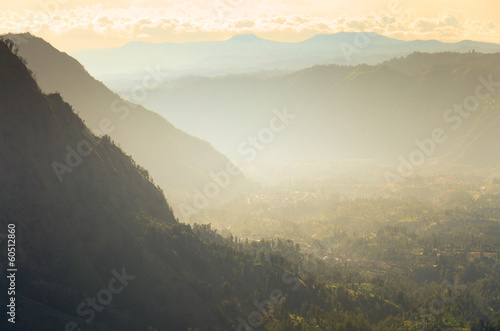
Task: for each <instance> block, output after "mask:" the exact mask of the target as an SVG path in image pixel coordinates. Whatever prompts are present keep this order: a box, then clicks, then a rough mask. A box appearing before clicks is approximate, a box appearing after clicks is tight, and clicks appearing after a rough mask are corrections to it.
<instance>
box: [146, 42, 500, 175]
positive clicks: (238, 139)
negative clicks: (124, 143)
mask: <svg viewBox="0 0 500 331" xmlns="http://www.w3.org/2000/svg"><path fill="white" fill-rule="evenodd" d="M318 38H321V37H318ZM309 42H313V40H310V41H309ZM476 95H478V96H476ZM499 96H500V54H499V53H496V54H480V53H474V52H470V53H465V54H464V53H448V52H447V53H434V54H428V53H413V54H410V55H408V56H406V57H400V58H394V59H392V60H389V61H386V62H384V63H382V64H378V65H366V64H363V65H357V66H338V65H326V66H314V67H312V68H308V69H304V70H301V71H298V72H295V73H291V74H287V75H282V76H278V77H271V78H259V77H254V76H244V75H239V76H238V75H235V76H225V77H216V78H200V77H198V78H196V77H192V78H186V79H182V80H178V81H177V82H176V84H163V85H162V86H161V87H159V88H157V89H155V90H154V91H152V93H151V94H150V95H149V96H148V99H147V100H145V101H144V104H145V105H147V106H148V107H149V108H150V109H154V110H156V111H158V112H160V113H161V114H163V115H164V116H165V117H166V118H169V119H170V120H171V121H172V122H173V123H174V124H175V125H176V126H178V127H180V128H183V129H184V130H186V131H187V132H189V133H191V134H193V135H196V136H199V137H202V138H203V139H206V140H208V141H210V142H211V143H212V144H213V145H214V146H215V147H216V148H217V149H218V150H220V151H222V152H223V153H225V154H226V155H228V156H229V157H231V158H233V159H235V160H238V161H240V164H241V165H242V166H243V167H245V170H247V171H249V172H250V173H251V172H252V171H253V169H255V168H259V167H260V168H261V169H262V168H263V167H264V168H265V166H269V168H270V169H271V170H270V171H271V172H268V174H267V175H269V176H271V174H272V173H273V171H274V176H278V175H282V174H283V172H286V171H287V170H290V169H291V168H294V167H296V166H298V165H304V164H317V165H318V164H322V165H326V166H327V167H328V168H331V169H335V168H338V167H334V166H332V165H333V164H334V163H335V162H341V161H346V160H364V161H370V162H373V163H375V164H378V165H383V166H385V165H389V166H391V167H393V168H396V166H398V165H399V164H400V157H403V158H406V159H408V157H409V156H410V154H411V153H412V152H413V151H414V150H416V149H418V148H419V147H418V146H417V145H416V140H419V141H424V140H426V139H428V138H430V137H431V135H432V132H433V130H434V129H436V128H440V129H443V130H444V131H445V133H446V136H447V139H446V141H444V142H442V143H439V144H437V146H436V149H435V150H432V153H429V155H426V156H425V162H423V163H422V166H421V167H418V168H422V169H435V168H436V167H437V168H442V167H445V166H450V165H454V166H458V165H460V166H481V167H492V168H491V169H495V167H496V166H498V165H499V164H500V152H499V150H498V148H496V147H495V142H496V141H498V139H500V126H499V123H500V122H499V121H500V113H499V111H498V110H499V108H500V102H499ZM165 104H168V105H169V107H168V108H162V107H161V106H162V105H165ZM455 105H456V106H455ZM456 107H457V108H456ZM162 109H163V110H162ZM284 109H287V112H288V113H290V114H293V116H294V117H293V119H291V120H290V125H289V126H287V127H286V128H285V129H283V130H279V132H275V133H274V134H273V135H272V137H269V132H267V133H266V132H264V131H266V130H267V128H269V127H270V121H271V120H272V118H273V117H275V110H279V111H283V110H284ZM467 109H471V111H468V110H467ZM193 119H197V120H196V121H194V120H193ZM259 133H260V134H261V138H258V139H257V143H254V142H252V141H251V140H249V139H250V138H249V137H259ZM256 144H257V145H256ZM252 150H253V152H252ZM254 152H255V153H254ZM254 154H255V157H254ZM417 154H420V153H418V152H417ZM429 167H431V168H429ZM275 171H278V172H275Z"/></svg>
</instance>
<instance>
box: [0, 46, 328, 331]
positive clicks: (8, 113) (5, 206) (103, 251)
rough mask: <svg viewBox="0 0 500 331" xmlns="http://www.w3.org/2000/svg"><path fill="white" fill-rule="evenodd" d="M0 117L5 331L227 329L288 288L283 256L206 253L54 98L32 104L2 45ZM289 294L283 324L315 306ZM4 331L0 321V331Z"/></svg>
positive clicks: (306, 294)
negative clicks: (269, 259)
mask: <svg viewBox="0 0 500 331" xmlns="http://www.w3.org/2000/svg"><path fill="white" fill-rule="evenodd" d="M0 118H1V121H0V137H1V139H0V158H1V162H0V210H1V216H0V227H1V229H2V231H7V229H15V236H16V239H17V240H15V254H16V255H15V260H12V259H9V260H10V262H11V263H13V265H14V266H15V267H17V268H18V272H16V273H15V279H14V280H13V279H12V278H7V276H9V277H12V271H7V268H2V269H1V270H0V276H1V277H0V286H1V287H2V288H3V289H7V288H9V287H11V288H13V291H14V290H15V293H10V291H9V293H10V294H7V290H6V291H2V294H1V295H0V303H1V305H2V307H3V308H2V314H3V316H6V310H7V309H9V312H12V313H13V312H15V313H16V314H15V322H16V323H15V329H16V330H63V329H65V330H71V329H72V330H76V329H78V328H81V329H84V330H149V329H150V328H151V329H155V330H187V329H188V328H190V327H192V328H193V329H195V328H198V329H203V330H231V329H232V330H235V329H236V328H237V327H238V324H240V323H241V322H240V320H241V317H242V316H247V315H248V314H249V313H250V312H251V311H252V310H254V309H257V308H255V306H253V305H254V303H253V301H254V300H257V299H258V300H259V302H264V304H265V301H263V300H264V298H269V292H270V291H271V290H272V289H274V288H284V286H285V285H286V284H289V283H290V282H288V283H284V281H283V280H282V277H281V275H282V274H283V272H284V270H285V269H286V270H288V269H290V268H291V264H290V263H289V262H287V261H286V260H285V259H284V258H283V257H279V256H276V259H275V260H274V257H273V263H264V262H262V263H256V260H255V258H254V256H252V255H250V254H247V253H245V252H243V251H241V250H236V249H235V248H233V246H235V247H236V246H238V245H237V242H238V241H236V243H235V244H233V240H232V238H231V240H230V242H229V240H228V241H227V242H225V243H224V240H223V238H222V237H220V236H219V237H218V238H217V239H218V240H219V241H221V244H217V243H214V242H209V241H207V240H204V239H201V237H200V235H199V233H200V231H198V232H195V231H194V230H193V229H192V228H191V227H190V226H189V225H184V224H181V223H179V222H178V221H177V220H176V219H175V216H174V214H173V213H172V211H171V209H170V207H169V205H168V204H167V202H166V200H165V198H164V196H163V194H162V193H161V191H160V190H159V189H158V188H157V187H156V186H155V185H154V184H153V183H152V182H151V181H150V179H149V178H148V175H147V172H146V171H145V170H144V168H142V167H141V166H139V165H137V164H136V163H135V161H134V160H133V159H132V158H131V157H130V156H128V155H126V154H125V153H124V152H123V151H122V150H121V149H120V148H119V147H118V146H116V145H115V144H114V143H113V142H112V140H111V139H109V137H107V136H106V137H104V138H99V137H97V136H94V135H92V134H91V133H89V131H88V128H87V127H86V126H85V125H84V123H83V121H82V120H81V119H80V118H79V116H78V115H77V114H75V113H74V111H73V109H72V107H71V106H70V105H69V104H68V103H66V102H65V101H64V100H63V98H62V97H61V96H60V95H59V94H44V93H42V91H41V90H40V89H39V87H38V86H37V84H36V82H35V80H34V79H33V77H32V76H31V74H30V72H29V71H28V69H27V68H26V67H25V65H24V64H23V62H22V61H21V59H20V58H18V57H16V56H15V55H14V54H13V53H11V51H10V49H9V48H8V47H7V45H6V44H5V43H3V42H0ZM60 169H64V171H67V172H68V173H67V174H66V175H65V176H66V177H65V179H64V181H62V182H61V181H60V180H59V178H58V175H57V174H58V172H59V171H60ZM8 224H11V225H9V226H8ZM202 229H203V228H202ZM203 233H205V235H210V233H209V230H205V231H204V232H203ZM11 234H12V232H11ZM211 236H212V237H216V236H215V235H214V234H213V233H212V234H211ZM2 239H3V237H2ZM9 239H11V240H13V239H12V238H10V237H9ZM10 244H12V243H10ZM1 246H2V247H1V248H2V249H1V250H0V258H1V259H2V261H8V256H7V242H6V241H5V240H4V241H2V242H1ZM239 246H240V247H243V244H240V245H239ZM291 249H293V250H295V246H293V245H292V246H291ZM9 251H11V252H12V250H11V249H9ZM253 254H256V252H255V251H254V252H253ZM9 256H10V257H11V258H12V255H11V254H9ZM13 265H11V268H12V266H13ZM4 266H5V265H4ZM291 275H292V274H290V276H291ZM285 276H286V275H285ZM285 280H287V281H289V279H288V278H285ZM292 280H293V281H295V278H293V279H292ZM296 280H297V282H298V278H297V279H296ZM13 283H15V285H13ZM302 283H303V284H304V285H306V283H304V281H302ZM307 284H309V286H315V285H314V282H313V280H312V279H310V280H309V281H307ZM299 285H300V284H299ZM299 287H300V289H297V288H296V291H293V292H290V293H288V294H287V296H286V300H287V306H286V308H284V307H281V308H280V310H281V311H283V312H284V315H285V316H287V315H288V314H289V313H291V314H292V313H293V314H296V313H297V312H298V311H299V310H300V306H301V304H302V303H303V302H305V301H307V302H310V303H311V304H312V303H317V304H319V305H326V302H325V301H324V300H322V299H321V296H320V295H319V294H318V291H316V290H312V287H308V286H307V285H306V286H299ZM261 290H262V295H261V294H259V291H261ZM264 290H265V291H264ZM282 293H283V292H282ZM283 295H284V294H283ZM13 297H14V298H15V299H14V300H12V299H11V298H13ZM278 299H280V297H278ZM12 301H14V302H15V306H16V308H15V309H14V311H13V310H12V309H11V308H6V307H7V302H9V304H10V302H12ZM280 301H281V299H280ZM238 318H239V319H238ZM266 321H267V322H272V318H266ZM11 326H12V324H10V323H9V322H8V321H7V319H6V318H2V319H1V320H0V328H1V329H2V330H6V329H11V328H10V327H11ZM240 328H241V327H240Z"/></svg>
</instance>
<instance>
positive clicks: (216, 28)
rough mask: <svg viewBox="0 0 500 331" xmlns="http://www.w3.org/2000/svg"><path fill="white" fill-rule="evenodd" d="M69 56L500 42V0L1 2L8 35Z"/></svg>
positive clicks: (1, 24) (1, 22)
mask: <svg viewBox="0 0 500 331" xmlns="http://www.w3.org/2000/svg"><path fill="white" fill-rule="evenodd" d="M25 31H30V32H32V33H33V34H35V35H37V36H40V37H43V38H45V39H46V40H47V41H49V42H51V43H52V44H53V45H54V46H56V47H57V48H59V49H61V50H65V51H69V50H75V49H84V48H95V47H114V46H121V45H123V44H125V43H127V42H129V41H131V40H143V41H150V42H165V41H175V42H187V41H201V40H225V39H228V38H229V37H230V36H232V35H234V34H238V33H249V32H252V33H255V34H257V35H258V36H260V37H263V38H266V39H272V40H279V41H301V40H304V39H306V38H309V37H311V36H313V35H315V34H318V33H334V32H339V31H373V32H378V33H380V34H383V35H386V36H389V37H394V38H398V39H405V40H412V39H438V40H442V41H459V40H463V39H472V40H478V41H488V42H496V43H500V0H474V1H471V0H399V1H398V0H390V1H385V0H349V1H348V0H184V1H176V0H133V1H125V0H107V1H94V0H39V1H37V0H17V1H2V2H0V33H5V32H25Z"/></svg>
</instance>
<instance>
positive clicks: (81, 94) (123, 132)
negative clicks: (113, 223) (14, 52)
mask: <svg viewBox="0 0 500 331" xmlns="http://www.w3.org/2000/svg"><path fill="white" fill-rule="evenodd" d="M6 38H10V39H12V40H14V41H15V42H16V43H17V44H18V46H19V54H20V55H21V56H23V57H24V58H25V59H26V60H27V66H28V68H30V70H32V71H33V72H34V74H35V76H36V78H37V81H38V84H39V85H40V87H41V89H42V90H43V91H44V92H46V93H54V92H59V93H60V94H61V95H62V97H63V98H64V99H65V100H66V101H68V102H70V103H71V105H72V107H74V109H75V111H76V112H77V113H78V114H79V116H80V117H81V118H82V119H83V120H84V121H85V124H86V125H87V126H88V127H89V128H90V129H91V130H94V132H96V133H97V134H98V135H109V136H110V137H111V138H112V139H113V140H114V141H115V142H116V143H117V144H118V145H119V146H120V147H121V148H122V149H123V150H124V151H125V152H126V153H128V154H129V155H132V156H133V157H134V159H135V160H136V161H137V162H138V163H139V164H140V165H141V166H143V167H145V168H146V169H147V170H148V171H149V172H150V173H151V177H152V178H153V179H154V181H155V182H156V183H158V184H159V185H160V186H161V188H162V189H163V190H164V191H165V194H166V196H167V198H168V199H169V201H170V202H171V205H172V207H173V208H174V210H179V209H178V208H179V206H180V204H181V203H184V205H185V206H187V207H189V208H191V207H193V198H194V197H196V192H198V191H200V192H203V190H204V187H205V186H206V185H207V184H209V183H213V182H214V179H213V177H214V176H215V175H217V174H219V173H220V172H222V171H224V172H227V168H228V166H231V165H232V163H231V162H230V160H229V159H228V158H226V157H225V156H224V155H222V154H221V153H220V152H218V151H216V150H215V149H214V148H213V147H212V146H211V145H210V144H208V143H207V142H206V141H203V140H201V139H198V138H196V137H193V136H190V135H188V134H186V133H185V132H183V131H181V130H179V129H177V128H175V127H174V126H173V125H172V124H171V123H170V122H168V121H167V120H165V119H164V118H163V117H161V116H160V115H158V114H157V113H154V112H152V111H149V110H147V109H145V108H144V107H142V106H140V105H137V104H133V103H129V102H127V101H125V100H123V99H122V98H120V97H119V96H118V95H117V94H115V93H113V92H112V91H110V90H109V89H108V88H107V87H106V86H104V85H103V84H102V83H101V82H99V81H97V80H95V79H94V78H93V77H91V76H90V75H89V74H88V72H87V71H86V70H85V69H84V68H83V66H82V65H80V64H79V63H78V61H76V60H75V59H73V58H72V57H70V56H69V55H67V54H66V53H62V52H60V51H58V50H57V49H55V48H54V47H52V46H51V45H50V44H48V43H47V42H45V41H44V40H43V39H41V38H38V37H35V36H32V35H30V34H25V35H7V36H6ZM153 83H155V77H154V73H152V74H151V77H150V81H149V82H148V84H153ZM145 91H146V90H145ZM146 93H147V91H146ZM165 106H166V107H168V105H165ZM226 182H227V180H225V181H224V185H222V186H221V185H219V192H218V194H217V195H216V196H214V197H213V198H212V197H211V196H210V197H206V196H205V197H204V198H203V199H204V201H202V202H200V203H199V204H198V205H203V206H205V205H207V203H213V202H216V201H221V200H223V199H225V198H227V197H229V196H234V195H235V194H238V192H241V190H243V189H245V187H248V185H252V184H251V183H250V182H249V181H248V180H247V179H246V178H245V177H244V176H242V175H241V176H231V178H230V179H229V182H227V183H226ZM193 208H194V207H193ZM178 215H179V216H180V217H181V216H182V213H179V214H178Z"/></svg>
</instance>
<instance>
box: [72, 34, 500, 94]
mask: <svg viewBox="0 0 500 331" xmlns="http://www.w3.org/2000/svg"><path fill="white" fill-rule="evenodd" d="M471 50H476V51H478V52H498V51H500V45H496V44H488V43H480V42H472V41H462V42H459V43H443V42H439V41H436V40H415V41H402V40H396V39H391V38H388V37H384V36H382V35H379V34H377V33H347V32H340V33H336V34H321V35H317V36H314V37H312V38H310V39H308V40H305V41H303V42H299V43H287V42H275V41H270V40H265V39H261V38H259V37H257V36H255V35H253V34H247V35H236V36H234V37H232V38H231V39H229V40H226V41H211V42H191V43H161V44H151V43H146V42H131V43H129V44H126V45H124V46H122V47H118V48H109V49H97V50H84V51H76V52H72V53H71V55H72V56H74V57H75V58H76V59H78V61H80V62H81V63H82V64H83V65H84V66H85V68H87V70H89V72H90V73H91V74H92V75H94V76H95V77H98V78H99V79H102V80H103V81H104V82H105V83H106V85H108V86H113V88H114V87H117V88H120V86H121V87H123V86H124V85H125V84H124V82H121V80H122V79H123V78H125V77H124V76H122V75H121V74H123V73H127V74H131V73H139V72H140V73H143V72H144V71H145V68H147V67H150V66H153V67H156V66H159V67H160V68H161V69H162V72H163V74H164V75H165V76H166V77H172V76H181V75H195V76H200V75H201V76H219V75H225V74H250V73H261V72H269V73H268V74H273V72H283V71H288V72H289V71H296V70H301V69H304V68H308V67H311V66H313V65H318V64H319V65H322V64H340V65H356V64H360V63H368V64H375V63H379V62H382V61H385V60H388V59H391V58H393V57H396V56H404V55H407V54H410V53H412V52H415V51H420V52H447V51H452V52H468V51H471ZM141 75H143V74H141Z"/></svg>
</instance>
